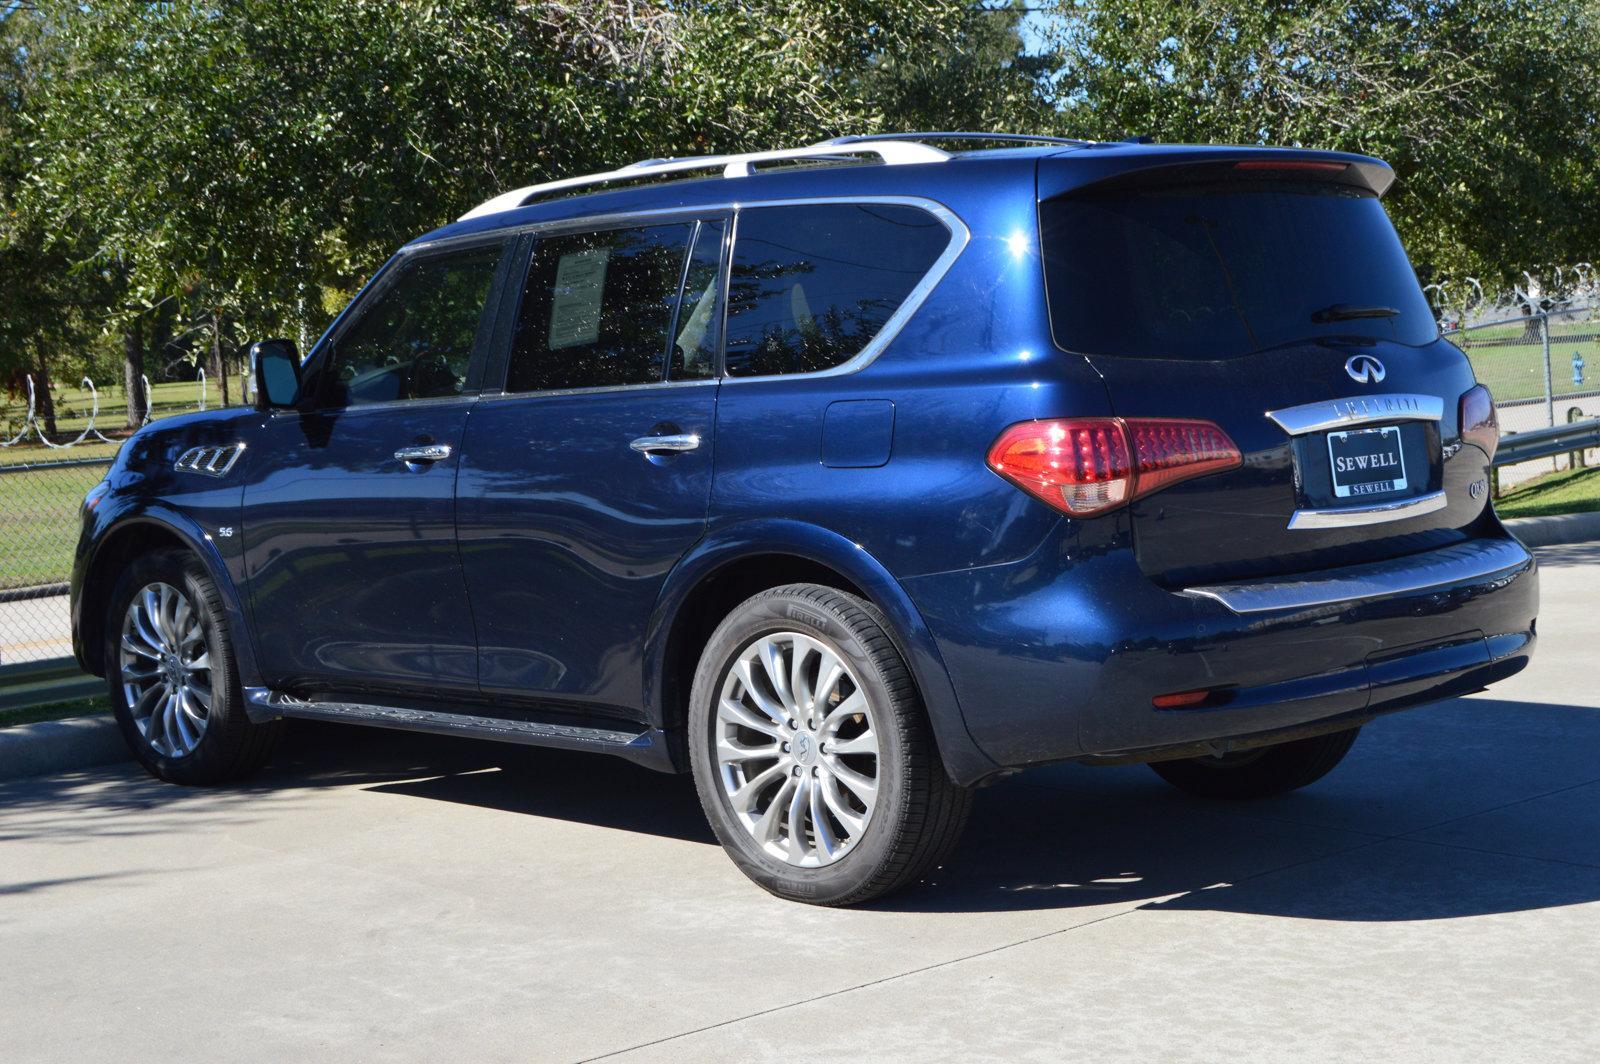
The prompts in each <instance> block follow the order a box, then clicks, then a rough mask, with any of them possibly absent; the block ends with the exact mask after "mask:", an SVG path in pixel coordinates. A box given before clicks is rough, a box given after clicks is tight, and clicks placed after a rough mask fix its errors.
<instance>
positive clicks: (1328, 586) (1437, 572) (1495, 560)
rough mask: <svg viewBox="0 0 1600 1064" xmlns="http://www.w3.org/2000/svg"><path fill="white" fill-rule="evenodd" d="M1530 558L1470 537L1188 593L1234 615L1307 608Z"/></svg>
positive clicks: (1513, 568) (1443, 582)
mask: <svg viewBox="0 0 1600 1064" xmlns="http://www.w3.org/2000/svg"><path fill="white" fill-rule="evenodd" d="M1532 562H1533V559H1532V556H1531V555H1529V554H1528V551H1527V549H1526V548H1524V547H1523V546H1522V544H1521V543H1518V542H1517V541H1516V540H1515V539H1511V538H1509V537H1508V538H1506V539H1474V540H1467V541H1466V542H1464V543H1457V544H1454V545H1452V546H1449V547H1441V548H1439V549H1437V550H1432V551H1428V552H1426V553H1424V554H1420V555H1417V554H1414V555H1410V556H1409V557H1404V558H1394V559H1390V560H1387V561H1381V562H1365V563H1362V564H1360V565H1352V566H1348V567H1346V568H1343V569H1336V570H1331V571H1328V572H1325V573H1321V574H1314V575H1311V576H1308V577H1306V578H1304V579H1298V580H1296V579H1280V580H1274V579H1263V580H1251V581H1244V582H1240V583H1236V584H1213V585H1209V586H1204V587H1191V588H1187V589H1185V591H1184V594H1186V595H1193V596H1196V597H1199V598H1208V599H1212V600H1213V601H1216V602H1220V603H1221V604H1222V605H1224V606H1226V607H1227V608H1228V609H1230V610H1232V611H1233V612H1234V613H1240V614H1244V613H1263V612H1266V611H1268V610H1292V609H1305V608H1308V607H1312V606H1329V605H1333V604H1335V603H1353V602H1361V601H1365V600H1369V599H1377V598H1384V597H1387V596H1391V595H1404V594H1410V593H1414V592H1418V591H1426V590H1428V589H1430V588H1435V587H1446V586H1448V585H1451V584H1459V583H1462V582H1464V581H1468V580H1488V579H1491V578H1495V577H1505V576H1514V575H1516V574H1518V573H1520V572H1521V571H1522V570H1523V569H1525V568H1527V567H1528V566H1529V565H1531V564H1532Z"/></svg>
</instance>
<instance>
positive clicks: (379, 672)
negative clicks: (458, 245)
mask: <svg viewBox="0 0 1600 1064" xmlns="http://www.w3.org/2000/svg"><path fill="white" fill-rule="evenodd" d="M505 259H507V254H506V247H505V244H504V242H503V241H502V242H496V243H493V244H487V245H479V246H475V247H471V248H466V249H462V250H455V251H449V252H445V253H425V254H414V255H408V256H404V257H402V258H401V259H399V260H397V261H396V262H394V263H392V264H391V265H390V266H389V268H388V269H387V270H385V272H384V274H383V275H382V277H380V279H379V281H378V283H377V284H375V285H374V286H373V288H372V290H370V291H369V292H368V293H366V294H365V295H364V296H363V297H362V298H361V301H360V303H358V304H357V306H356V307H355V308H354V309H353V310H352V312H351V314H349V315H347V320H346V322H344V323H341V326H340V328H339V330H338V331H337V332H336V333H335V335H334V336H333V337H332V338H331V340H330V341H329V342H328V343H325V344H323V345H322V346H321V347H320V348H319V349H318V350H317V351H316V352H315V353H314V354H313V357H312V358H311V359H309V360H308V361H307V364H306V370H307V372H306V383H305V394H304V396H303V402H302V407H301V409H299V410H296V411H282V412H276V413H274V414H272V415H270V416H269V417H268V418H267V421H266V424H265V425H264V426H263V428H262V431H261V433H260V435H259V437H258V439H257V441H254V442H252V446H251V450H252V452H253V453H252V455H251V461H250V463H249V473H248V476H249V481H248V483H247V484H246V487H245V493H244V520H243V525H244V529H243V535H244V538H245V551H246V565H247V568H248V573H249V598H250V608H251V612H252V616H253V620H254V628H255V634H256V640H257V657H258V659H259V660H260V662H261V665H262V672H263V674H264V679H265V680H266V681H267V683H268V685H269V686H271V687H273V688H275V689H277V690H284V691H288V692H291V693H295V694H317V693H327V692H338V691H359V690H363V689H370V690H374V691H378V692H395V691H398V692H413V693H417V694H419V695H432V694H436V693H438V692H440V691H450V690H456V691H461V692H463V693H475V691H476V685H477V643H476V640H475V639H474V636H473V630H472V614H471V611H470V610H469V608H468V606H467V597H466V588H465V585H464V583H463V581H462V574H461V563H460V558H459V555H458V554H457V550H456V534H455V521H456V513H455V482H456V474H457V470H458V468H459V463H460V452H461V444H462V437H463V433H464V431H465V428H466V423H467V416H468V412H469V411H470V410H471V409H472V403H473V401H474V392H475V390H476V387H475V386H476V381H475V380H474V379H473V375H474V373H479V372H481V365H482V361H483V359H484V357H485V355H486V353H487V346H488V336H489V334H490V333H491V332H492V331H493V330H492V318H493V314H492V313H491V310H490V304H491V303H492V302H493V300H492V298H491V297H492V295H493V293H494V292H495V290H496V281H497V279H498V277H499V275H500V273H501V270H502V269H503V265H504V263H503V260H505Z"/></svg>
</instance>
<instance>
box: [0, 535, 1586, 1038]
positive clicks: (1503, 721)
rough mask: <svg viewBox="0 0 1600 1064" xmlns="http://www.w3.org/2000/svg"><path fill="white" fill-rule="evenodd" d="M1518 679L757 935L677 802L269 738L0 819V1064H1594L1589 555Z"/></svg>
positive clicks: (984, 834) (1019, 788) (977, 836)
mask: <svg viewBox="0 0 1600 1064" xmlns="http://www.w3.org/2000/svg"><path fill="white" fill-rule="evenodd" d="M1540 556H1541V559H1542V561H1543V564H1544V570H1543V589H1544V596H1545V606H1544V609H1543V612H1542V616H1541V618H1540V624H1539V629H1540V636H1541V645H1540V648H1539V654H1538V659H1537V661H1536V662H1535V664H1534V666H1533V667H1532V668H1531V669H1530V670H1528V671H1527V672H1525V673H1523V674H1522V675H1521V676H1518V677H1516V678H1514V679H1512V680H1511V681H1508V682H1507V683H1505V684H1502V685H1501V686H1499V687H1497V688H1496V689H1495V690H1494V691H1493V692H1490V693H1488V694H1485V695H1479V696H1474V697H1472V698H1467V699H1459V700H1455V701H1453V702H1448V703H1444V704H1441V705H1438V706H1433V707H1429V708H1427V709H1422V710H1415V711H1412V712H1409V713H1404V714H1400V715H1397V716H1394V717H1390V718H1387V719H1384V720H1380V721H1378V722H1376V723H1374V724H1373V725H1371V726H1370V727H1368V729H1367V730H1366V732H1365V733H1364V734H1363V736H1362V738H1361V739H1360V740H1359V741H1358V742H1357V744H1356V746H1355V748H1354V750H1353V751H1352V753H1351V755H1350V757H1349V758H1348V759H1347V760H1346V762H1345V764H1344V765H1342V766H1341V767H1340V768H1339V769H1337V770H1336V771H1335V772H1334V773H1333V775H1331V776H1330V777H1328V778H1327V779H1326V780H1324V781H1323V782H1322V783H1320V784H1318V785H1317V786H1315V787H1312V788H1310V789H1308V790H1306V791H1303V792H1300V793H1298V794H1295V795H1290V796H1287V797H1284V798H1281V799H1276V800H1272V801H1268V802H1262V803H1257V804H1252V805H1247V806H1238V805H1229V804H1218V803H1207V802H1201V801H1197V800H1193V799H1189V798H1186V797H1184V796H1182V795H1180V794H1178V793H1177V792H1176V791H1173V790H1171V789H1170V788H1168V787H1167V786H1166V785H1165V784H1163V783H1161V782H1160V781H1159V780H1158V779H1156V777H1155V776H1154V775H1153V774H1152V773H1150V772H1149V771H1148V770H1147V769H1144V768H1142V767H1139V766H1129V767H1120V768H1085V767H1081V766H1057V767H1053V768H1048V769H1042V770H1037V771H1035V772H1032V773H1028V774H1025V775H1023V776H1021V777H1018V778H1015V779H1012V780H1009V781H1006V782H1005V783H1003V784H1000V785H998V786H996V787H993V788H990V789H988V790H985V791H983V792H982V793H981V794H980V795H979V800H978V802H977V805H976V809H975V812H974V817H973V822H972V825H971V828H970V830H969V831H968V833H967V836H966V838H965V841H964V843H963V845H962V847H961V849H960V850H959V851H958V852H957V854H956V856H955V858H954V860H953V861H952V863H951V864H950V866H949V867H947V868H946V869H944V870H943V871H941V872H940V873H939V874H938V875H937V876H936V877H935V878H934V881H933V882H931V883H928V884H926V885H923V886H921V887H919V888H917V889H915V890H913V891H910V892H907V893H905V894H902V895H899V896H897V897H895V898H892V899H889V900H888V901H886V902H885V903H883V904H881V905H879V906H877V907H874V908H871V909H865V910H857V911H829V910H819V909H811V908H807V907H804V906H796V905H791V904H787V903H784V902H779V901H776V900H774V899H771V898H769V897H767V896H766V895H765V894H763V893H761V892H760V891H758V890H757V889H756V888H755V887H753V886H751V885H750V884H749V883H747V882H746V881H745V880H744V878H743V877H742V876H740V875H739V874H738V873H737V871H736V870H735V869H734V868H733V866H732V865H731V863H729V862H728V861H727V860H726V858H724V857H723V855H722V853H721V851H720V850H719V849H717V847H716V846H715V845H714V844H713V843H712V840H711V836H710V832H709V830H708V829H707V828H706V826H705V824H704V822H703V820H702V818H701V816H700V813H699V810H698V807H697V805H696V802H695V797H694V792H693V788H692V786H691V785H690V784H689V782H688V781H687V780H685V779H675V778H671V777H665V776H658V775H655V774H652V773H649V772H646V771H644V770H642V769H637V768H634V767H633V766H631V765H628V764H625V763H622V762H620V761H611V760H606V759H602V758H588V757H582V756H578V755H561V754H555V753H550V752H544V751H531V750H519V749H515V748H507V747H497V746H491V745H479V744H472V743H466V742H460V741H450V740H443V739H434V738H427V737H418V736H406V735H398V734H387V733H382V732H375V731H364V730H357V729H338V728H332V727H317V726H310V725H307V726H303V727H299V728H296V729H294V731H293V733H292V734H291V736H290V739H289V741H288V742H287V743H286V744H285V747H284V748H283V750H282V753H281V756H279V757H278V759H277V760H276V762H275V763H274V765H273V766H272V767H271V768H270V769H269V770H268V771H267V772H266V773H264V774H263V776H262V777H261V778H260V779H258V780H257V781H255V782H253V783H252V784H251V785H250V786H248V787H245V788H237V789H227V790H214V791H194V790H183V789H180V788H175V787H169V786H165V785H160V784H156V783H154V782H152V781H149V780H147V779H145V778H144V777H143V776H141V775H140V774H138V773H137V772H136V771H135V770H133V769H131V768H129V767H125V766H124V767H119V768H115V769H101V770H95V771H89V772H83V773H78V774H73V775H67V776H56V777H43V778H38V779H33V780H22V781H16V782H13V783H8V784H3V785H0V1058H3V1059H5V1060H6V1061H8V1062H32V1061H72V1062H73V1064H81V1062H84V1061H98V1060H118V1061H145V1060H149V1061H190V1060H193V1061H213V1060H219V1059H226V1060H239V1061H257V1060H259V1061H283V1060H297V1061H298V1060H338V1061H350V1060H361V1061H374V1060H404V1061H415V1060H438V1059H444V1058H449V1059H451V1060H454V1061H478V1060H508V1061H510V1060H515V1061H529V1060H556V1061H562V1060H579V1059H588V1058H594V1057H602V1056H608V1055H609V1056H612V1057H613V1059H620V1060H638V1061H655V1060H670V1061H719V1060H757V1061H760V1060H773V1061H777V1060H783V1061H795V1060H841V1061H844V1060H849V1061H856V1060H873V1061H877V1060H904V1061H927V1060H940V1059H958V1060H985V1059H993V1060H1040V1061H1044V1060H1050V1061H1054V1060H1061V1059H1066V1058H1068V1057H1077V1058H1087V1059H1110V1058H1117V1059H1124V1060H1159V1061H1185V1060H1195V1061H1211V1060H1219V1059H1235V1060H1269V1061H1275V1060H1286V1059H1291V1058H1293V1059H1296V1060H1300V1061H1306V1060H1339V1061H1348V1060H1358V1059H1385V1060H1390V1059H1404V1060H1407V1061H1431V1060H1437V1061H1459V1060H1464V1059H1497V1060H1508V1061H1518V1060H1529V1061H1534V1060H1537V1061H1540V1062H1549V1061H1567V1060H1571V1061H1589V1060H1593V1059H1595V1058H1596V1057H1597V1056H1600V1012H1597V1010H1596V1002H1597V1001H1600V957H1597V947H1600V756H1597V754H1600V684H1597V682H1596V680H1597V672H1600V608H1597V607H1600V545H1593V544H1591V545H1578V546H1569V547H1555V548H1547V549H1545V550H1542V551H1541V552H1540Z"/></svg>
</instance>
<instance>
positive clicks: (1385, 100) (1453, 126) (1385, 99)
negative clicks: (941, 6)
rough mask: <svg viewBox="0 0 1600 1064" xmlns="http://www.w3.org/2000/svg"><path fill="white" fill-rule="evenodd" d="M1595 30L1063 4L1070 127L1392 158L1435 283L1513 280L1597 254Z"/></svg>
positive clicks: (1302, 0)
mask: <svg viewBox="0 0 1600 1064" xmlns="http://www.w3.org/2000/svg"><path fill="white" fill-rule="evenodd" d="M1597 20H1600V8H1597V5H1596V4H1595V3H1594V2H1593V0H1433V2H1426V3H1406V2H1401V3H1394V2H1391V0H1296V2H1292V3H1263V4H1252V5H1245V4H1235V3H1229V2H1226V0H1191V2H1189V3H1185V4H1171V3H1167V2H1165V0H1095V2H1094V3H1090V4H1082V5H1079V4H1075V3H1068V2H1065V0H1062V2H1061V3H1060V4H1059V8H1058V11H1057V20H1056V23H1055V25H1056V26H1057V30H1058V33H1057V37H1056V41H1055V54H1056V57H1057V62H1058V64H1059V66H1060V74H1059V79H1058V81H1057V84H1056V88H1057V92H1058V97H1057V101H1058V103H1059V105H1060V123H1061V128H1063V129H1064V130H1069V131H1072V132H1074V133H1076V134H1078V135H1085V136H1091V137H1099V138H1107V139H1110V138H1118V137H1123V136H1127V135H1128V134H1131V133H1142V134H1152V135H1154V136H1155V137H1156V138H1157V139H1159V140H1189V141H1214V142H1222V143H1240V144H1264V143H1270V144H1289V145H1306V146H1314V147H1322V148H1336V149H1344V150H1349V151H1357V152H1365V153H1369V154H1372V155H1377V156H1379V157H1381V158H1384V159H1386V160H1387V161H1388V162H1390V163H1391V164H1392V165H1393V166H1394V168H1395V171H1396V174H1397V175H1398V177H1399V183H1398V185H1397V186H1396V188H1395V191H1394V192H1393V193H1392V194H1391V196H1390V198H1389V200H1388V203H1387V206H1388V208H1389V211H1390V213H1391V214H1392V215H1393V216H1394V218H1395V221H1396V223H1397V225H1398V227H1399V228H1400V230H1401V235H1402V236H1403V237H1404V238H1405V241H1406V244H1407V247H1408V248H1409V250H1410V251H1411V253H1412V256H1413V259H1414V261H1415V262H1416V264H1417V265H1418V267H1419V269H1420V270H1421V271H1422V272H1423V273H1424V274H1438V273H1443V272H1449V271H1460V272H1476V273H1478V274H1480V275H1481V276H1483V277H1485V278H1487V277H1499V278H1508V277H1509V276H1510V275H1512V274H1513V272H1514V271H1515V270H1518V269H1521V268H1523V267H1524V266H1526V265H1527V264H1530V263H1535V262H1548V261H1551V260H1554V261H1568V262H1571V261H1575V260H1577V259H1580V258H1585V257H1588V256H1589V255H1592V254H1593V253H1594V236H1593V234H1594V233H1595V232H1596V231H1597V228H1596V223H1597V222H1600V197H1596V196H1595V194H1594V193H1595V187H1596V182H1597V179H1600V154H1597V152H1596V148H1597V143H1596V128H1597V127H1596V118H1597V117H1600V82H1597V81H1596V79H1595V78H1594V76H1593V71H1594V70H1595V69H1597V68H1600V24H1597Z"/></svg>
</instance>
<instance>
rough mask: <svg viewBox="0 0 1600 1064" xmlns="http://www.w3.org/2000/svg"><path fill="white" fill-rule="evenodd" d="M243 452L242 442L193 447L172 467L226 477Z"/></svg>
mask: <svg viewBox="0 0 1600 1064" xmlns="http://www.w3.org/2000/svg"><path fill="white" fill-rule="evenodd" d="M243 453H244V444H242V443H232V444H228V445H226V446H223V447H191V448H189V449H188V450H187V451H184V452H183V453H182V454H180V455H179V456H178V460H177V461H176V462H173V463H172V468H173V469H176V470H177V471H178V472H180V473H200V474H202V475H203V476H208V477H225V476H227V475H228V473H229V472H230V471H231V470H232V469H233V467H234V464H235V463H236V462H238V461H239V456H240V455H241V454H243Z"/></svg>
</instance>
